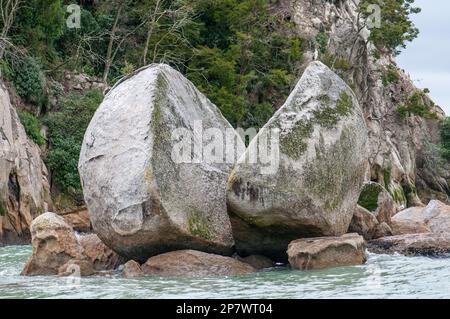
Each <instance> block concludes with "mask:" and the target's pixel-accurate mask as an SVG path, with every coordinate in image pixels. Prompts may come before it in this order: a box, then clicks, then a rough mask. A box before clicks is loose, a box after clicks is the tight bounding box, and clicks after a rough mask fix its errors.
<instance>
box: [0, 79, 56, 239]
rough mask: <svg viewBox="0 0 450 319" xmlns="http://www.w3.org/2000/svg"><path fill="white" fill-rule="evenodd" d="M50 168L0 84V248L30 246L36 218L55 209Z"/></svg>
mask: <svg viewBox="0 0 450 319" xmlns="http://www.w3.org/2000/svg"><path fill="white" fill-rule="evenodd" d="M47 177H48V174H47V169H46V167H45V165H44V163H43V161H42V160H41V157H40V150H39V147H38V146H37V145H36V144H34V143H33V142H32V141H31V140H29V139H28V137H27V135H26V133H25V129H24V128H23V126H22V124H21V123H20V120H19V117H18V115H17V112H16V110H15V109H14V107H13V106H12V105H11V101H10V98H9V94H8V91H7V90H6V88H5V86H4V85H3V83H0V245H2V244H23V243H29V242H30V240H31V236H30V225H31V222H32V221H33V219H34V218H35V217H37V216H38V215H39V214H42V213H43V212H45V211H47V210H48V209H51V199H50V191H49V189H50V187H49V184H48V179H47Z"/></svg>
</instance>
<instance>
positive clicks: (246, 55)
mask: <svg viewBox="0 0 450 319" xmlns="http://www.w3.org/2000/svg"><path fill="white" fill-rule="evenodd" d="M269 4H270V1H268V0H245V1H237V0H226V1H211V0H202V1H199V2H198V5H197V6H196V10H197V12H199V13H201V14H199V17H198V21H197V22H198V23H199V25H200V34H199V38H198V40H197V41H198V46H197V48H196V49H195V50H194V56H193V58H192V59H191V61H190V62H189V64H188V69H187V77H188V78H189V79H190V80H191V81H193V82H194V84H195V85H196V86H197V87H198V88H199V89H200V90H201V91H202V92H203V93H205V94H206V95H207V96H208V97H209V98H210V99H211V100H212V102H213V103H215V104H216V105H217V106H218V107H219V108H220V109H221V111H222V112H223V114H224V116H225V117H226V118H227V119H228V120H229V121H230V122H231V123H232V125H240V126H243V127H250V126H261V125H263V124H265V123H266V122H267V120H268V119H269V118H270V116H271V115H272V114H273V110H274V107H275V108H277V107H279V106H281V105H282V103H283V102H284V101H285V99H286V97H287V95H288V94H289V92H290V89H291V86H292V84H293V81H294V80H295V77H296V76H295V75H296V73H297V72H296V71H297V68H298V65H299V63H300V62H301V57H302V42H301V39H299V38H297V37H295V36H294V35H293V33H292V32H291V25H290V23H289V22H287V21H284V20H282V19H281V18H278V17H274V16H273V15H271V14H270V12H269ZM270 105H271V106H272V108H271V107H270Z"/></svg>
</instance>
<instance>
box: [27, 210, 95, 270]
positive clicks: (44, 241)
mask: <svg viewBox="0 0 450 319" xmlns="http://www.w3.org/2000/svg"><path fill="white" fill-rule="evenodd" d="M31 236H32V245H33V253H32V255H31V257H30V258H29V260H28V262H27V264H26V265H25V268H24V270H23V271H22V275H26V276H35V275H57V274H58V273H59V270H60V267H61V266H63V265H65V264H66V263H68V262H69V261H71V260H86V257H85V256H84V254H83V248H82V247H81V245H80V244H79V243H78V240H77V238H76V237H75V233H74V232H73V229H72V228H71V227H70V226H69V225H67V223H66V222H65V221H64V219H62V218H61V217H59V216H58V215H56V214H54V213H45V214H42V215H40V216H39V217H37V218H36V219H35V220H33V222H32V224H31ZM62 271H63V272H65V271H66V269H62Z"/></svg>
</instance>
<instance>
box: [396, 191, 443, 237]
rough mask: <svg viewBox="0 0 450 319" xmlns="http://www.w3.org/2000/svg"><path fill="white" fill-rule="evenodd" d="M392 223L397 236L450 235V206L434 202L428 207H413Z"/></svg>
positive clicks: (400, 213) (399, 214)
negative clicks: (419, 234) (416, 234)
mask: <svg viewBox="0 0 450 319" xmlns="http://www.w3.org/2000/svg"><path fill="white" fill-rule="evenodd" d="M392 222H393V231H394V234H395V235H404V234H415V233H428V232H431V233H435V234H442V233H450V206H448V205H445V204H444V203H442V202H440V201H438V200H432V201H430V202H429V203H428V205H427V206H426V207H411V208H408V209H405V210H403V211H401V212H399V213H398V214H396V215H395V216H394V217H393V219H392Z"/></svg>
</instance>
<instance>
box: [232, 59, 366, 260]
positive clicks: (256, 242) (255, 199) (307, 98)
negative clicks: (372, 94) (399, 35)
mask: <svg viewBox="0 0 450 319" xmlns="http://www.w3.org/2000/svg"><path fill="white" fill-rule="evenodd" d="M269 132H270V133H272V136H276V134H277V132H279V146H280V147H279V165H277V166H276V170H275V171H268V170H267V168H268V167H267V165H265V164H264V163H262V162H258V163H256V164H254V163H251V162H250V161H246V156H249V157H251V154H252V153H255V154H258V150H259V152H260V150H261V145H264V144H262V143H263V140H264V138H265V137H267V135H268V134H269ZM275 140H276V138H275ZM366 142H367V131H366V126H365V122H364V117H363V114H362V111H361V108H360V106H359V105H358V101H357V99H356V97H355V95H354V93H353V92H352V90H351V89H350V88H349V87H348V85H347V84H345V82H344V81H343V80H342V79H341V78H339V77H338V76H337V75H336V74H335V73H333V72H332V71H331V70H330V69H329V68H328V67H326V66H325V65H324V64H322V63H320V62H313V63H311V64H310V65H309V67H308V68H307V69H306V70H305V72H304V74H303V76H302V78H301V79H300V81H299V82H298V84H297V85H296V87H295V89H294V90H293V92H292V93H291V95H290V96H289V98H288V99H287V101H286V103H285V104H284V105H283V106H282V107H281V109H279V110H278V111H277V112H276V113H275V115H274V116H273V117H272V118H271V119H270V120H269V122H268V123H267V124H266V125H265V126H264V127H263V128H262V129H261V130H260V132H259V133H258V135H257V136H256V138H255V139H253V140H252V142H251V144H250V146H249V148H248V149H247V150H246V156H242V157H241V158H240V160H239V161H238V163H237V164H236V166H235V168H234V169H233V171H232V173H231V174H230V177H229V179H228V195H227V202H228V207H229V210H230V212H231V218H232V225H233V233H234V238H235V241H236V248H237V250H238V253H239V254H242V255H249V254H263V255H266V256H270V257H272V258H274V259H278V260H279V259H286V248H287V246H288V244H289V242H290V241H292V240H294V239H297V238H302V237H316V236H323V235H325V236H335V235H342V234H344V233H345V232H346V231H347V229H348V227H349V224H350V221H351V219H352V216H353V212H354V209H355V206H356V202H357V200H358V196H359V194H360V190H361V186H362V184H363V181H364V174H365V173H366V170H367V168H368V167H367V158H366V157H367V154H366V153H367V152H366ZM275 146H276V145H275ZM271 150H272V151H273V152H272V155H273V158H274V159H275V160H274V161H273V162H271V163H270V164H274V165H272V167H270V168H273V166H275V165H276V164H277V163H276V159H277V154H278V153H277V152H276V147H274V149H271ZM259 155H261V153H259Z"/></svg>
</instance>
